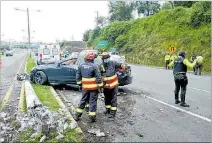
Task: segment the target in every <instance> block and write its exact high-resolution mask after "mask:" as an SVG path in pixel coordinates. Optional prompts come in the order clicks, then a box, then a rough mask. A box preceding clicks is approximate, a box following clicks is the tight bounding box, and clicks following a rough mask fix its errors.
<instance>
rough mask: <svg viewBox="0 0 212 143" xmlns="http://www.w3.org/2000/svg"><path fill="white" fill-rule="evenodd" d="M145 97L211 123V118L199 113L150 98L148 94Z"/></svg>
mask: <svg viewBox="0 0 212 143" xmlns="http://www.w3.org/2000/svg"><path fill="white" fill-rule="evenodd" d="M145 97H146V98H149V99H152V100H154V101H156V102H159V103H161V104H164V105H166V106H169V107H172V108H174V109H177V110H180V111H182V112H184V113H187V114H190V115H192V116H195V117H197V118H200V119H202V120H205V121H207V122H210V123H211V119H209V118H206V117H203V116H201V115H198V114H195V113H192V112H190V111H187V110H185V109H182V108H179V107H176V106H173V105H170V104H168V103H165V102H163V101H160V100H158V99H155V98H152V97H150V96H146V95H145Z"/></svg>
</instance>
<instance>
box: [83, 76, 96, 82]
mask: <svg viewBox="0 0 212 143" xmlns="http://www.w3.org/2000/svg"><path fill="white" fill-rule="evenodd" d="M82 81H96V78H95V77H92V78H85V77H83V78H82Z"/></svg>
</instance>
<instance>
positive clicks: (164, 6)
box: [162, 2, 173, 9]
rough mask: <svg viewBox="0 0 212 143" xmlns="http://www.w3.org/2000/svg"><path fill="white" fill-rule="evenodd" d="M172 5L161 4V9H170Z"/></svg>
mask: <svg viewBox="0 0 212 143" xmlns="http://www.w3.org/2000/svg"><path fill="white" fill-rule="evenodd" d="M172 8H173V7H172V5H171V3H170V2H166V3H164V4H163V6H162V9H172Z"/></svg>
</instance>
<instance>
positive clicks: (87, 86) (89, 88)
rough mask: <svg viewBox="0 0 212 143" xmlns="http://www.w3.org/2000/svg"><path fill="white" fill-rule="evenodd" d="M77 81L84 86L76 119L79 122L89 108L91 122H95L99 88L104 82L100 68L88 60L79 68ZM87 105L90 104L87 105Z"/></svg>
mask: <svg viewBox="0 0 212 143" xmlns="http://www.w3.org/2000/svg"><path fill="white" fill-rule="evenodd" d="M76 80H77V84H79V85H80V84H81V85H82V98H81V101H80V104H79V106H78V108H77V110H76V114H75V119H76V120H79V117H81V115H82V112H83V109H84V108H85V106H86V107H89V113H88V115H89V119H90V121H91V122H95V121H96V108H97V99H98V88H99V87H102V86H103V82H102V77H101V74H100V71H99V68H98V67H97V66H96V65H95V64H94V63H93V60H88V61H86V62H85V63H83V64H82V65H80V66H79V67H78V71H77V74H76ZM86 103H89V104H87V105H86Z"/></svg>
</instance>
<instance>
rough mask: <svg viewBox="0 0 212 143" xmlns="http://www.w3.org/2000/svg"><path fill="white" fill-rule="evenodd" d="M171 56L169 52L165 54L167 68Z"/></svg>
mask: <svg viewBox="0 0 212 143" xmlns="http://www.w3.org/2000/svg"><path fill="white" fill-rule="evenodd" d="M170 59H171V56H170V55H169V54H166V55H165V68H166V69H169V67H168V65H169V63H170Z"/></svg>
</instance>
